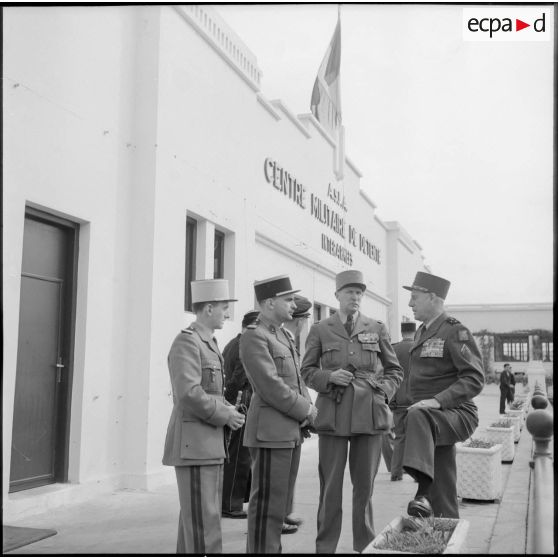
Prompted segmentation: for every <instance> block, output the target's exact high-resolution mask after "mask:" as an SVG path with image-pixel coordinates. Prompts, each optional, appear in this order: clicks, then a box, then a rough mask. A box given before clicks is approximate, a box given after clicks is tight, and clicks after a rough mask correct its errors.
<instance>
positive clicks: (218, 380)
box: [201, 358, 223, 394]
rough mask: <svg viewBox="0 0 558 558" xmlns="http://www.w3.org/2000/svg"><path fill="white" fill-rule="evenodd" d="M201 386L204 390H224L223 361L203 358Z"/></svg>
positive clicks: (219, 391) (217, 391)
mask: <svg viewBox="0 0 558 558" xmlns="http://www.w3.org/2000/svg"><path fill="white" fill-rule="evenodd" d="M201 368H202V377H201V387H202V388H203V390H204V391H207V392H208V393H213V394H220V393H221V392H222V390H223V378H222V375H221V363H220V362H219V361H218V360H210V359H205V358H202V361H201Z"/></svg>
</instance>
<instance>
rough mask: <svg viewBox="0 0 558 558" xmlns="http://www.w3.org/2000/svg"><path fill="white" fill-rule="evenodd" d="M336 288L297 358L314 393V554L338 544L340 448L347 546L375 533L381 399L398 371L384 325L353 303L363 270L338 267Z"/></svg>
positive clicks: (357, 546) (387, 419)
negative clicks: (347, 484)
mask: <svg viewBox="0 0 558 558" xmlns="http://www.w3.org/2000/svg"><path fill="white" fill-rule="evenodd" d="M335 287H336V288H335V297H336V298H337V300H338V301H339V310H338V311H337V312H336V313H335V314H334V315H333V316H330V317H329V318H327V319H326V320H323V321H321V322H319V323H318V324H314V325H313V326H312V328H311V329H310V333H309V334H308V339H307V341H306V352H305V354H304V359H303V361H302V375H303V378H304V380H305V381H306V382H307V384H308V386H309V387H311V388H313V389H315V390H316V391H317V392H318V398H317V400H316V407H317V408H318V417H317V419H316V424H315V428H316V431H317V432H318V436H319V440H318V447H319V465H318V472H319V477H320V503H319V507H318V533H317V537H316V553H317V554H334V553H335V550H336V548H337V543H338V541H339V536H340V534H341V518H342V513H343V510H342V502H343V476H344V471H345V465H346V462H347V455H348V458H349V468H350V471H351V481H352V483H353V505H352V521H353V549H354V550H356V551H357V552H361V551H362V550H363V549H364V548H365V547H366V545H368V543H369V542H370V541H371V540H372V539H373V538H374V536H375V533H374V522H373V517H372V491H373V488H374V479H375V476H376V473H377V471H378V465H379V462H380V454H381V446H382V438H383V435H384V433H386V432H389V431H390V429H391V427H392V424H393V422H392V416H391V411H390V410H389V408H388V402H389V400H390V399H391V397H393V395H394V393H395V391H396V390H397V387H398V386H399V384H400V383H401V380H402V378H403V373H402V370H401V366H400V365H399V362H398V361H397V358H396V356H395V353H394V351H393V349H392V347H391V343H390V339H389V334H388V331H387V329H386V326H385V325H384V324H383V323H382V322H380V321H378V320H374V319H372V318H369V317H367V316H365V315H364V314H362V313H361V312H360V310H359V309H360V303H361V300H362V297H363V295H364V293H365V291H366V284H365V283H364V280H363V276H362V273H361V272H360V271H357V270H348V271H342V272H341V273H339V274H337V276H336V278H335ZM382 367H383V375H380V371H381V368H382Z"/></svg>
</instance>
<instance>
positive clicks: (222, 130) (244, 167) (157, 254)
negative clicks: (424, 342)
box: [3, 5, 424, 514]
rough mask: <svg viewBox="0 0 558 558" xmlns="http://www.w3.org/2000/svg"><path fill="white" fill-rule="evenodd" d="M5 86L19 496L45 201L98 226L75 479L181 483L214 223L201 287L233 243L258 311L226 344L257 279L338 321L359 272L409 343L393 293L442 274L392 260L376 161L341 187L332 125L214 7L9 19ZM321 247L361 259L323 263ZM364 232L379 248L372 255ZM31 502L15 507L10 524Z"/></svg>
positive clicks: (371, 310) (74, 413) (80, 368)
mask: <svg viewBox="0 0 558 558" xmlns="http://www.w3.org/2000/svg"><path fill="white" fill-rule="evenodd" d="M4 74H5V75H4V79H5V88H4V145H5V149H4V227H5V229H4V233H5V234H4V275H3V285H4V293H5V297H4V301H5V302H4V320H5V322H4V323H5V335H4V390H3V403H4V406H3V407H4V411H3V413H4V414H3V425H4V426H3V428H4V446H3V450H4V452H3V455H4V457H3V459H4V461H3V471H4V473H3V488H4V494H5V495H8V488H9V468H10V452H11V430H12V415H13V399H14V390H15V376H16V359H17V343H18V339H17V337H18V316H19V289H20V279H21V277H20V276H21V253H22V237H23V225H24V211H25V206H26V204H27V205H30V206H33V207H37V208H42V209H44V210H46V211H49V212H51V213H53V214H56V215H60V216H64V217H66V218H68V219H71V220H73V221H75V222H77V223H79V224H80V233H79V262H78V277H77V285H78V293H77V298H78V300H77V309H76V330H75V341H74V344H75V359H74V362H73V374H74V379H73V386H72V403H71V432H70V456H69V481H70V483H71V484H73V485H77V483H79V484H80V486H81V487H86V486H93V487H99V486H101V485H102V486H106V487H118V486H125V487H129V488H145V487H148V486H154V485H156V484H157V483H160V482H167V481H171V480H172V475H173V471H172V469H170V468H164V467H162V465H161V456H162V449H163V443H164V437H165V433H166V426H167V422H168V418H169V415H170V411H171V407H172V394H171V390H170V382H169V378H168V369H167V363H166V357H167V354H168V350H169V347H170V344H171V342H172V340H173V338H174V337H175V335H176V334H177V333H178V332H179V331H180V329H181V328H182V327H184V326H185V325H187V324H188V323H189V322H190V321H192V320H193V319H194V316H193V315H192V314H191V313H189V312H186V311H185V310H184V292H185V249H186V217H187V216H192V217H194V218H196V219H197V220H198V242H197V246H198V253H197V257H196V262H197V263H196V271H197V278H206V277H212V276H213V251H212V248H213V244H212V243H213V234H214V231H215V230H216V229H217V230H220V231H222V232H224V233H225V234H226V254H225V277H226V278H228V279H229V280H230V282H231V289H232V292H233V293H234V296H235V298H237V299H238V300H239V301H238V302H237V303H235V304H234V305H233V308H232V319H231V320H230V322H228V323H227V324H226V326H225V327H224V329H223V330H221V331H218V332H217V333H216V335H217V338H218V342H219V344H220V346H221V347H223V346H224V344H225V343H226V342H227V341H228V340H229V339H230V338H231V337H233V336H234V335H235V334H236V333H237V332H238V331H239V330H240V322H241V319H242V315H243V314H244V313H245V312H246V311H247V310H250V309H252V308H253V307H254V303H255V301H254V298H253V282H254V280H257V279H262V278H265V277H269V276H272V275H278V274H282V273H288V274H289V275H290V277H291V280H292V283H293V285H294V286H295V287H296V288H300V289H301V290H302V294H304V295H305V296H307V297H308V298H309V299H310V300H312V301H315V302H318V303H320V304H322V305H325V307H332V308H335V307H336V306H337V301H336V299H335V296H334V290H335V281H334V278H335V274H336V273H337V272H339V271H341V270H343V269H348V268H358V269H361V270H362V271H363V273H364V276H365V278H366V282H367V285H368V290H367V292H366V294H365V297H364V300H363V305H362V310H363V312H364V313H366V314H369V315H371V316H373V317H376V318H378V319H381V320H383V321H386V322H387V323H388V326H389V327H390V331H391V333H392V335H393V336H394V337H397V332H398V328H399V326H398V322H399V321H400V319H401V315H402V314H404V313H405V310H402V309H404V308H405V306H404V304H403V299H402V298H400V297H401V296H404V291H403V292H401V293H400V294H398V293H396V292H395V291H394V290H393V284H394V282H395V284H397V285H400V284H404V283H405V282H406V281H409V280H411V279H412V277H414V274H415V273H416V271H417V270H418V269H423V268H424V266H423V264H422V261H423V260H422V253H421V249H420V247H419V246H418V245H416V243H415V244H413V242H410V241H409V240H408V239H407V240H405V242H402V241H401V240H400V239H399V240H397V242H396V243H395V244H396V248H395V250H396V252H397V254H398V255H397V257H396V258H390V252H391V251H392V249H393V246H392V245H391V244H390V237H389V236H388V226H387V225H386V224H385V223H383V222H382V221H381V220H380V219H379V218H378V216H377V215H376V214H375V206H374V204H373V202H372V201H371V200H369V198H368V197H367V196H366V195H365V194H364V192H363V191H362V190H361V185H360V178H361V176H360V172H359V171H358V168H357V167H356V166H355V164H354V163H352V162H351V161H350V160H349V159H345V162H344V165H343V169H342V171H343V177H342V178H339V175H338V174H336V170H337V171H338V170H339V169H336V166H335V145H334V143H333V141H332V139H331V138H330V137H329V136H328V135H327V134H326V133H325V132H324V130H323V129H322V128H321V126H320V125H319V123H317V121H315V120H314V118H313V117H312V116H310V115H300V116H298V115H294V114H292V112H291V111H290V110H289V108H288V107H286V106H285V105H284V104H283V103H282V102H281V101H280V100H275V101H270V100H268V99H266V98H265V97H264V95H263V94H262V93H261V92H260V86H259V80H260V70H259V68H258V67H257V62H256V59H255V56H254V55H253V54H252V53H251V52H249V51H248V49H247V48H246V47H245V46H244V45H243V44H242V42H241V41H240V39H239V38H238V37H237V36H236V35H235V33H234V31H232V30H231V29H230V28H228V27H226V25H225V24H224V23H223V22H222V21H221V20H220V18H219V16H218V14H216V13H215V11H214V10H213V9H211V8H209V7H203V8H199V7H196V6H190V5H188V6H132V7H103V8H102V9H99V8H97V7H85V6H81V7H70V8H68V7H59V8H58V7H47V8H39V7H33V8H27V7H26V8H17V7H8V8H5V9H4ZM266 159H270V160H272V161H275V162H277V164H278V165H280V166H281V167H282V168H284V169H286V170H287V171H288V172H289V173H290V175H291V176H292V177H294V178H296V180H297V181H298V182H300V183H301V184H303V185H304V187H305V190H306V196H305V199H304V202H302V201H301V200H300V199H299V200H298V202H297V200H293V199H290V198H289V197H288V196H285V195H284V194H283V193H282V192H281V191H280V190H279V189H277V188H276V187H274V185H273V181H271V183H270V181H269V180H268V179H267V178H266V173H265V169H266V167H265V165H266ZM267 168H268V171H269V168H270V167H269V166H268V167H267ZM268 174H269V173H268ZM312 195H314V196H317V197H318V198H319V199H320V201H321V203H322V204H327V205H328V206H329V207H330V208H331V209H332V210H334V211H335V212H336V213H337V214H338V215H339V216H340V217H342V218H343V219H344V220H345V231H348V225H349V224H350V225H351V226H352V227H354V230H355V231H356V233H355V242H351V241H350V239H349V237H348V234H346V235H345V238H342V237H341V236H340V235H338V234H337V233H336V232H335V231H333V230H332V229H331V227H328V226H327V225H326V224H324V223H322V222H320V221H319V220H318V219H317V218H316V217H315V216H314V215H313V213H312V205H311V196H312ZM343 200H344V202H343ZM341 205H343V206H344V207H341ZM322 235H325V236H326V237H328V238H329V239H330V240H332V241H334V242H335V243H336V245H338V246H339V248H340V249H343V250H348V251H349V252H350V255H351V260H350V261H349V260H348V259H347V258H345V261H342V260H341V259H339V258H338V257H337V256H335V255H332V254H331V253H329V252H327V251H326V250H324V248H323V244H322ZM360 236H362V237H363V238H364V239H365V240H367V241H368V242H369V243H370V245H372V249H371V250H370V251H369V252H368V253H366V254H365V253H363V251H362V250H361V248H363V249H364V250H365V251H366V245H363V246H361V243H360ZM6 239H9V242H7V241H6ZM400 245H401V246H400ZM398 288H399V287H398ZM399 291H401V289H400V288H399ZM394 296H395V299H396V301H397V306H398V310H397V312H395V313H394V312H393V310H392V302H393V299H392V297H394ZM405 300H406V298H405ZM405 304H406V302H405ZM27 492H30V493H31V492H33V491H27ZM15 500H17V497H15V496H11V495H10V496H5V503H7V504H9V505H8V506H7V507H6V508H5V511H6V512H7V513H8V514H10V513H11V511H13V504H14V502H15ZM10 506H12V507H10Z"/></svg>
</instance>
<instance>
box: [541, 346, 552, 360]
mask: <svg viewBox="0 0 558 558" xmlns="http://www.w3.org/2000/svg"><path fill="white" fill-rule="evenodd" d="M541 346H542V359H543V360H544V361H545V362H553V361H554V359H553V352H554V342H552V341H543V342H542V343H541Z"/></svg>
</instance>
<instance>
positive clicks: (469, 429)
mask: <svg viewBox="0 0 558 558" xmlns="http://www.w3.org/2000/svg"><path fill="white" fill-rule="evenodd" d="M477 424H478V420H477ZM475 428H476V425H474V421H471V417H470V416H469V417H467V418H465V417H463V416H462V415H461V411H460V410H459V409H429V408H421V407H415V408H413V409H408V411H407V418H406V420H405V443H404V451H403V467H404V468H405V469H406V470H407V468H408V467H410V468H411V469H416V470H418V471H420V472H421V473H424V474H425V475H427V476H429V477H430V478H431V479H432V484H431V486H430V492H429V499H430V503H431V505H432V511H433V512H434V515H435V516H436V517H453V518H458V517H459V508H458V500H457V466H456V461H455V446H454V444H455V443H456V442H462V441H464V440H466V439H467V438H468V437H469V436H470V435H471V434H472V433H473V431H474V429H475ZM407 472H408V473H409V474H410V475H411V476H413V474H412V470H407Z"/></svg>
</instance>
